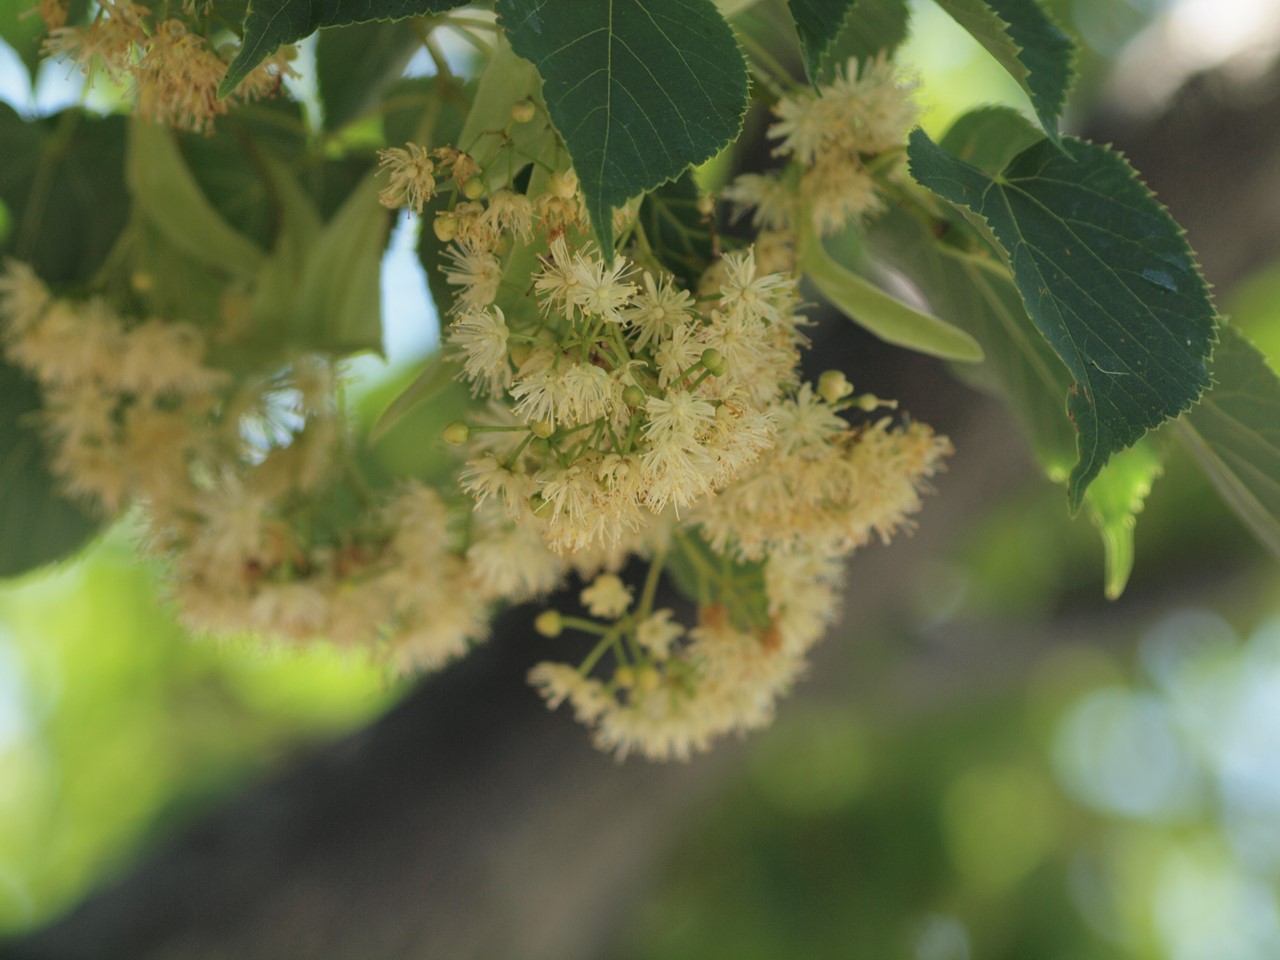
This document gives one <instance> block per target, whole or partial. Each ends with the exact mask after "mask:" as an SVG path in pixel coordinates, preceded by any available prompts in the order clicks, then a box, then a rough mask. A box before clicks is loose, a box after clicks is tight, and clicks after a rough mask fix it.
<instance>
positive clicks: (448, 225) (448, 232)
mask: <svg viewBox="0 0 1280 960" xmlns="http://www.w3.org/2000/svg"><path fill="white" fill-rule="evenodd" d="M431 228H432V229H433V230H435V232H436V239H437V240H439V241H440V242H441V243H448V242H449V241H450V240H452V239H453V238H454V237H456V236H457V235H458V218H457V217H455V216H454V215H453V214H452V213H442V214H440V215H439V216H438V217H436V219H435V222H434V223H432V224H431Z"/></svg>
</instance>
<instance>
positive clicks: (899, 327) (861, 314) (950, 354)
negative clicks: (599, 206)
mask: <svg viewBox="0 0 1280 960" xmlns="http://www.w3.org/2000/svg"><path fill="white" fill-rule="evenodd" d="M798 220H799V222H800V223H801V224H802V226H801V228H800V237H799V245H798V248H797V251H796V253H797V260H798V264H799V267H800V270H801V272H803V273H804V274H805V275H806V276H807V277H808V278H809V279H810V280H812V281H813V284H814V286H816V287H817V288H818V290H819V291H820V292H821V293H822V295H823V296H824V297H826V298H827V300H829V301H830V302H831V304H832V305H833V306H835V307H836V308H837V309H839V310H840V311H841V312H842V313H844V314H845V315H846V316H847V317H849V319H850V320H852V321H853V322H854V323H856V324H858V326H860V327H862V328H864V329H865V330H868V331H870V332H871V333H873V334H875V335H876V336H877V337H879V338H880V339H881V340H883V341H885V343H892V344H894V345H895V346H899V347H906V348H907V349H908V350H916V351H918V352H920V353H927V354H929V355H930V356H934V357H942V358H943V359H945V360H963V361H967V362H970V363H972V362H976V361H978V360H981V359H982V347H980V346H979V345H978V342H977V341H976V340H974V339H973V337H971V336H969V334H967V333H965V332H964V331H963V330H961V329H960V328H959V327H953V326H952V325H951V324H949V323H947V322H946V321H944V320H939V319H938V318H937V317H935V316H932V315H930V314H927V313H922V312H921V311H919V310H916V309H915V308H914V307H910V306H908V305H907V304H905V303H903V302H902V301H901V300H899V299H897V298H896V297H892V296H890V295H889V294H887V293H885V292H884V291H883V290H881V289H880V288H879V287H877V286H876V285H875V284H873V283H871V281H869V280H866V279H863V278H862V277H860V276H858V275H857V274H856V273H853V272H852V271H850V270H846V269H845V268H844V267H842V266H841V265H840V264H838V263H836V262H835V260H833V259H832V258H831V256H830V254H828V253H827V251H826V250H825V249H824V248H823V246H822V241H821V240H820V239H819V238H818V235H817V233H816V232H815V231H814V229H813V225H812V224H813V218H812V217H810V216H807V215H801V216H800V217H799V218H798Z"/></svg>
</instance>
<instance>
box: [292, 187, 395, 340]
mask: <svg viewBox="0 0 1280 960" xmlns="http://www.w3.org/2000/svg"><path fill="white" fill-rule="evenodd" d="M390 226H391V216H390V214H389V213H388V212H387V211H386V210H385V209H384V208H383V207H382V206H380V205H379V204H378V183H377V181H376V180H375V179H374V178H373V176H372V175H370V176H368V177H366V178H365V181H364V183H362V184H361V185H360V186H359V187H358V188H357V189H356V190H355V191H353V192H352V194H351V196H350V197H348V198H347V202H346V203H344V204H343V205H342V207H341V208H340V209H339V210H338V212H337V214H336V215H335V216H334V218H333V219H332V220H330V221H329V222H328V223H327V224H325V228H324V230H323V232H321V234H320V236H319V237H318V238H317V240H316V243H315V246H314V247H312V249H311V251H310V253H309V255H308V257H307V263H306V267H305V269H304V270H303V272H302V278H301V281H300V285H299V290H298V305H297V311H298V314H299V316H300V318H301V321H302V323H303V325H304V328H305V337H306V340H307V342H308V343H310V344H314V345H316V346H319V347H322V348H323V349H325V350H327V351H330V352H335V353H339V354H346V353H353V352H355V351H359V350H375V351H378V352H381V350H382V287H381V264H382V250H383V248H384V247H385V246H386V244H387V235H388V232H389V230H390Z"/></svg>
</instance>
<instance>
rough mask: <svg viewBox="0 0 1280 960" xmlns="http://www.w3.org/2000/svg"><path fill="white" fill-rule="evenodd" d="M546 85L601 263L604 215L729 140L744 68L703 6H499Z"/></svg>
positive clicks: (740, 106) (741, 99)
mask: <svg viewBox="0 0 1280 960" xmlns="http://www.w3.org/2000/svg"><path fill="white" fill-rule="evenodd" d="M497 10H498V13H499V15H500V16H501V17H502V23H503V25H504V26H505V27H506V29H507V31H508V33H509V34H510V37H511V45H512V47H513V48H514V49H515V51H516V53H518V54H520V56H522V57H524V58H526V59H527V60H530V61H532V62H533V63H534V64H535V65H536V66H537V67H538V71H539V73H540V74H541V75H542V79H543V91H542V92H543V97H544V98H545V100H546V103H547V108H548V110H549V111H550V113H551V119H552V121H553V122H554V123H555V125H556V129H558V130H559V131H560V134H561V136H563V137H564V140H565V142H566V144H567V145H568V147H569V153H570V155H571V156H572V157H573V162H574V168H575V170H576V171H577V174H578V178H579V181H580V182H581V184H582V190H583V194H584V196H585V197H586V203H587V211H588V213H589V214H590V216H591V222H592V225H593V226H594V228H595V233H596V236H597V238H598V239H599V241H600V245H601V247H602V248H603V249H604V250H605V251H606V254H607V253H609V252H610V251H612V249H613V208H614V207H615V206H618V205H619V204H621V203H623V202H625V201H626V200H627V199H628V198H630V197H633V196H635V195H636V194H639V193H642V192H644V191H646V190H651V189H653V188H654V187H656V186H658V185H659V184H662V183H665V182H666V181H668V180H671V179H673V178H675V177H677V176H679V175H680V174H681V173H683V172H684V170H685V169H686V168H687V167H689V166H690V165H691V164H697V163H701V162H702V161H703V160H706V159H708V158H709V157H711V156H712V155H714V154H715V153H716V151H718V150H719V149H720V148H722V147H723V146H725V145H726V144H728V143H730V142H731V141H732V140H733V139H734V138H735V137H737V135H738V133H739V131H740V130H741V128H742V120H743V117H744V116H745V114H746V110H747V65H746V61H745V60H744V59H743V57H742V52H741V51H740V50H739V49H738V44H737V41H736V40H735V39H734V36H733V32H732V31H731V30H730V29H729V25H728V24H727V23H725V21H724V18H723V17H721V16H720V14H719V13H718V12H717V10H716V8H715V6H714V5H713V4H712V3H711V2H710V0H498V2H497Z"/></svg>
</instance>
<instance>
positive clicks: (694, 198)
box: [640, 171, 714, 289]
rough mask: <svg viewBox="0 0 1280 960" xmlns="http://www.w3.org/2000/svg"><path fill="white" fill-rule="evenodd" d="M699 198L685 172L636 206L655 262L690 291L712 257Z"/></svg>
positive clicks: (699, 195)
mask: <svg viewBox="0 0 1280 960" xmlns="http://www.w3.org/2000/svg"><path fill="white" fill-rule="evenodd" d="M701 198H702V192H701V191H700V190H699V189H698V184H697V182H696V181H695V180H694V178H693V174H692V173H690V172H688V171H686V172H685V173H684V174H683V175H681V176H680V178H679V179H677V180H672V181H671V182H670V183H666V184H663V185H662V186H661V187H659V188H658V189H657V190H654V191H653V192H652V193H650V194H647V195H646V196H645V198H644V201H643V202H642V203H641V204H640V225H641V226H642V227H643V228H644V233H645V237H646V238H647V239H648V241H649V246H650V248H651V249H652V250H653V252H654V255H655V256H657V258H658V262H659V263H661V264H662V266H663V267H664V268H665V269H666V270H668V271H669V272H670V273H671V274H673V275H674V276H675V277H676V279H677V280H679V281H680V283H681V284H683V285H684V286H686V287H689V288H690V289H692V288H694V287H696V286H697V285H698V278H699V277H700V276H702V272H703V271H704V270H705V269H706V268H707V265H708V264H709V263H711V260H712V257H713V255H714V254H713V250H712V245H711V240H712V232H711V222H710V220H709V219H708V217H707V215H706V214H704V213H703V212H702V210H701V208H700V201H701Z"/></svg>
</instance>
